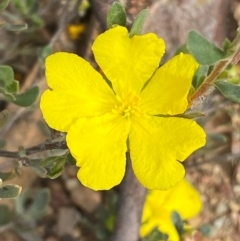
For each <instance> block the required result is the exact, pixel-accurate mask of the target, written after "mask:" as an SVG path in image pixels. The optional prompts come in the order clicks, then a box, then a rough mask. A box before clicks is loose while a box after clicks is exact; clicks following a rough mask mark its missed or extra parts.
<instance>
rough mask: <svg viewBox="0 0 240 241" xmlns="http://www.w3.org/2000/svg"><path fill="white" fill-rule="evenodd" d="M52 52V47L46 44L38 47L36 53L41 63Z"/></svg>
mask: <svg viewBox="0 0 240 241" xmlns="http://www.w3.org/2000/svg"><path fill="white" fill-rule="evenodd" d="M52 52H53V49H52V47H51V46H49V45H46V46H45V47H43V48H39V49H38V55H39V58H40V61H41V63H42V64H44V63H45V60H46V58H47V57H48V56H49V55H50V54H51V53H52Z"/></svg>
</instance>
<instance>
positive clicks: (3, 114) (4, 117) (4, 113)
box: [0, 110, 9, 129]
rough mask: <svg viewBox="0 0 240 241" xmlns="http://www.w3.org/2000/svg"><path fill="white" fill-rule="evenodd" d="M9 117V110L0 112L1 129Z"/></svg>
mask: <svg viewBox="0 0 240 241" xmlns="http://www.w3.org/2000/svg"><path fill="white" fill-rule="evenodd" d="M8 119H9V112H8V111H7V110H3V111H1V112H0V129H1V128H2V127H4V125H5V124H6V123H7V121H8Z"/></svg>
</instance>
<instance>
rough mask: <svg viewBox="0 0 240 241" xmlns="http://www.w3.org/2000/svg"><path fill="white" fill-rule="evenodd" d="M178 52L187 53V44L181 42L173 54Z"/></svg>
mask: <svg viewBox="0 0 240 241" xmlns="http://www.w3.org/2000/svg"><path fill="white" fill-rule="evenodd" d="M180 53H184V54H189V51H188V49H187V44H183V45H181V46H180V47H179V48H178V49H177V50H176V52H175V54H174V55H178V54H180Z"/></svg>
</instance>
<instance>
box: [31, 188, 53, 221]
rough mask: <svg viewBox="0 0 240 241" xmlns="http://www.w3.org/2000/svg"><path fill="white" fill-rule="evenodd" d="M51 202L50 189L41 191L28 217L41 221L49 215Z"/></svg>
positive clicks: (35, 198) (36, 196)
mask: <svg viewBox="0 0 240 241" xmlns="http://www.w3.org/2000/svg"><path fill="white" fill-rule="evenodd" d="M49 202H50V192H49V189H47V188H43V189H40V190H39V191H38V192H37V194H36V195H35V197H34V200H33V202H32V204H31V205H30V207H29V209H28V210H27V215H28V216H29V217H31V218H32V219H34V220H37V219H41V218H42V217H44V216H45V215H46V214H47V211H48V206H49Z"/></svg>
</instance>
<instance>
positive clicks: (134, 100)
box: [40, 26, 205, 190]
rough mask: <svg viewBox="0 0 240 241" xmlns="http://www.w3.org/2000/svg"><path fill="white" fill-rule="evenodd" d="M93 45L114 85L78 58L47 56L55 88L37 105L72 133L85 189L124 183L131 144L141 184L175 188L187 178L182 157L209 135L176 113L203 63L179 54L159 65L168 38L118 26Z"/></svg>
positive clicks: (56, 126) (49, 120) (70, 140)
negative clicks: (141, 33) (133, 32)
mask: <svg viewBox="0 0 240 241" xmlns="http://www.w3.org/2000/svg"><path fill="white" fill-rule="evenodd" d="M92 49H93V53H94V56H95V59H96V61H97V63H98V65H99V66H100V68H101V69H102V70H103V72H104V75H105V76H106V78H107V79H108V80H109V81H111V86H112V88H111V87H110V86H109V84H107V82H106V79H105V77H103V76H102V75H101V74H99V73H98V72H97V71H96V70H94V69H93V67H92V66H91V65H90V64H89V63H88V62H87V61H85V60H84V59H82V58H80V57H78V56H77V55H75V54H69V53H62V52H60V53H56V54H53V55H51V56H49V57H48V58H47V60H46V77H47V82H48V85H49V88H50V89H48V90H46V91H45V92H44V94H43V95H42V98H41V104H40V107H41V109H42V112H43V116H44V118H45V120H46V122H47V123H48V124H49V126H50V127H52V128H54V129H56V130H59V131H63V132H67V145H68V147H69V149H70V151H71V153H72V155H73V156H74V157H75V158H76V160H77V166H79V167H80V169H79V171H78V178H79V180H80V181H81V182H82V183H83V184H84V185H85V186H87V187H90V188H92V189H94V190H101V189H110V188H112V187H113V186H115V185H117V184H119V183H120V182H121V180H122V179H123V176H124V173H125V167H126V151H127V150H128V149H129V150H130V155H131V160H132V166H133V170H134V173H135V175H136V177H137V178H138V180H139V181H140V182H141V183H142V185H143V186H145V187H147V188H149V189H155V188H156V189H162V190H164V189H169V188H171V187H172V186H174V185H175V184H176V183H178V182H179V181H180V180H181V179H182V178H183V177H184V174H185V170H184V167H183V165H182V164H181V163H180V162H182V161H184V159H186V158H187V157H188V156H189V155H190V154H191V153H192V152H193V151H194V150H196V149H198V148H199V147H201V146H203V145H204V144H205V132H204V131H203V129H202V128H201V127H200V126H198V124H197V123H196V122H195V121H194V120H190V119H185V118H179V117H176V116H174V115H177V114H182V113H184V112H185V111H186V109H187V106H188V101H187V96H188V93H189V89H190V86H191V81H192V77H193V75H194V73H195V71H196V69H197V68H198V64H197V63H196V61H195V60H194V59H193V58H192V57H191V56H190V55H187V54H182V53H181V54H179V55H177V56H175V57H174V58H172V59H171V60H170V61H168V62H167V63H166V64H164V65H163V66H162V67H160V68H158V67H159V62H160V59H161V57H162V55H163V54H164V51H165V44H164V41H163V40H162V39H159V38H158V37H157V36H156V35H155V34H153V33H149V34H145V35H141V36H133V37H132V38H129V35H128V31H127V29H126V28H124V27H121V26H116V27H114V28H112V29H110V30H107V31H106V32H105V33H103V34H101V35H99V36H98V37H97V38H96V40H95V42H94V43H93V47H92ZM158 115H160V116H158ZM169 115H170V116H171V117H167V116H169Z"/></svg>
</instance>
